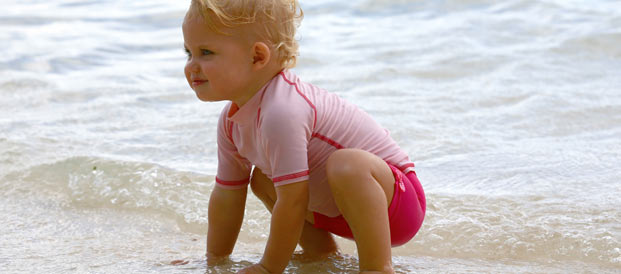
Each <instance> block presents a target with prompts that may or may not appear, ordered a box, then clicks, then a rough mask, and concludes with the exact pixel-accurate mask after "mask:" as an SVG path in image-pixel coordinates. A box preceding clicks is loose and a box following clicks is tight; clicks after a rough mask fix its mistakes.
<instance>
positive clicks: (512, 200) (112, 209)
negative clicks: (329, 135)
mask: <svg viewBox="0 0 621 274" xmlns="http://www.w3.org/2000/svg"><path fill="white" fill-rule="evenodd" d="M173 2H174V3H173ZM186 2H187V1H163V0H150V1H140V2H136V1H134V2H131V3H130V2H127V1H118V0H112V1H86V2H84V1H69V0H58V1H51V2H50V1H34V0H33V1H14V0H8V1H6V0H5V1H4V2H3V11H2V12H0V41H2V43H1V44H0V45H1V46H0V53H1V54H0V216H1V217H2V218H1V219H0V220H2V221H3V225H2V226H0V246H2V248H0V270H1V271H2V272H3V273H5V272H6V273H32V272H52V273H55V272H59V273H60V272H62V273H65V272H78V273H115V272H118V273H204V272H207V273H220V272H234V271H236V270H238V269H241V268H242V267H244V266H246V265H249V264H251V263H253V262H256V261H257V260H259V259H260V257H261V253H262V250H263V247H264V242H265V240H266V238H267V230H266V227H267V226H268V224H269V223H268V220H269V213H268V212H267V211H266V210H265V209H263V207H262V205H261V204H260V202H258V200H257V199H256V198H254V197H252V196H249V202H248V208H247V212H246V219H245V221H244V225H243V227H242V232H241V235H240V241H239V242H238V244H237V246H236V250H235V253H234V255H233V256H232V258H231V259H232V261H231V262H229V263H227V264H225V265H223V266H219V267H217V268H207V266H206V265H205V262H204V256H203V254H204V252H205V231H206V224H207V203H208V197H209V193H210V191H211V188H212V187H213V183H214V181H213V176H214V175H215V169H216V164H217V163H216V157H215V150H216V147H215V132H214V130H215V124H216V119H217V116H218V114H219V110H220V108H221V107H222V106H223V104H222V103H202V102H199V101H198V100H197V99H196V98H195V96H194V94H193V92H192V91H191V90H190V89H189V87H187V83H186V82H185V79H184V76H183V73H182V69H183V66H184V62H185V59H184V58H185V57H184V53H183V50H182V45H183V38H182V35H181V31H180V24H181V21H182V18H183V15H184V12H185V9H186V6H187V3H186ZM302 4H303V8H304V11H305V19H304V21H303V23H302V27H301V29H300V31H299V34H298V36H299V38H300V45H301V58H300V62H299V65H298V67H297V68H296V69H295V71H296V73H298V74H299V75H300V76H301V77H302V79H304V80H306V81H309V82H312V83H315V84H317V85H319V86H321V87H324V88H326V89H328V90H331V91H333V92H336V93H338V94H339V95H340V96H342V97H344V98H346V99H348V100H350V101H352V102H354V103H356V104H358V105H359V106H361V107H362V108H363V109H364V110H366V111H367V112H369V113H370V114H371V115H372V116H373V117H374V118H375V119H376V120H378V121H379V122H380V123H381V124H382V125H384V126H385V127H386V128H387V129H389V130H390V131H391V134H392V136H393V137H394V138H395V140H396V141H397V142H398V143H399V144H401V146H402V147H403V148H404V149H405V150H406V151H407V152H408V153H409V154H410V156H411V158H412V159H413V160H414V161H415V163H416V165H417V173H418V174H419V177H420V179H421V182H422V183H423V186H424V188H425V190H426V192H427V195H428V213H427V217H426V220H425V223H424V225H423V227H422V229H421V231H420V232H419V234H418V235H417V236H416V237H415V238H414V240H412V241H411V242H409V243H408V244H406V245H404V246H402V247H398V248H395V249H393V254H394V263H395V265H396V270H397V272H400V273H411V272H416V273H438V272H440V273H481V272H483V273H485V272H487V273H500V272H514V273H515V272H518V273H567V272H572V273H576V272H577V273H619V272H620V271H621V223H619V220H621V213H620V211H619V208H621V168H620V167H619V166H621V155H620V152H621V138H620V137H619V136H621V77H619V76H620V75H621V74H620V71H621V47H619V46H618V45H620V44H621V28H620V26H621V2H619V1H604V0H599V1H579V0H576V1H553V0H537V1H519V0H509V1H502V2H500V3H499V2H496V1H483V0H469V1H413V0H410V1H408V0H383V1H380V0H368V1H364V0H357V1H346V2H345V1H325V0H321V1H302ZM339 243H340V245H341V247H342V249H343V252H344V254H343V255H342V256H340V257H335V258H332V259H331V260H328V261H324V262H318V263H302V262H298V261H294V262H292V263H291V264H290V266H289V268H288V269H287V272H289V273H316V272H327V273H342V272H355V271H356V270H357V267H358V262H357V259H356V256H355V246H354V245H353V243H352V242H349V241H346V240H340V239H339ZM180 259H181V260H187V261H188V264H186V265H181V266H174V265H171V264H170V262H171V261H173V260H180Z"/></svg>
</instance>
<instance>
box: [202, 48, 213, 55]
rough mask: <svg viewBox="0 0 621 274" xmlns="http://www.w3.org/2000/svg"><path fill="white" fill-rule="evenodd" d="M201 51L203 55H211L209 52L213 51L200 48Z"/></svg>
mask: <svg viewBox="0 0 621 274" xmlns="http://www.w3.org/2000/svg"><path fill="white" fill-rule="evenodd" d="M201 53H202V54H203V55H211V54H213V52H212V51H211V50H208V49H202V50H201Z"/></svg>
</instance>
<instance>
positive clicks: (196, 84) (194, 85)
mask: <svg viewBox="0 0 621 274" xmlns="http://www.w3.org/2000/svg"><path fill="white" fill-rule="evenodd" d="M204 83H207V80H198V79H196V80H192V87H198V86H200V85H202V84H204Z"/></svg>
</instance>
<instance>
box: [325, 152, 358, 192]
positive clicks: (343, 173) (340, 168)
mask: <svg viewBox="0 0 621 274" xmlns="http://www.w3.org/2000/svg"><path fill="white" fill-rule="evenodd" d="M361 154H362V153H361V151H360V150H357V149H341V150H337V151H335V152H333V153H332V154H331V155H330V157H328V160H327V161H326V175H327V176H328V182H329V183H330V184H331V185H332V183H333V182H344V181H351V180H355V179H356V178H358V177H359V176H360V175H361V173H363V172H362V169H364V164H363V163H361V160H362V159H361ZM339 184H341V183H339ZM332 187H334V186H332Z"/></svg>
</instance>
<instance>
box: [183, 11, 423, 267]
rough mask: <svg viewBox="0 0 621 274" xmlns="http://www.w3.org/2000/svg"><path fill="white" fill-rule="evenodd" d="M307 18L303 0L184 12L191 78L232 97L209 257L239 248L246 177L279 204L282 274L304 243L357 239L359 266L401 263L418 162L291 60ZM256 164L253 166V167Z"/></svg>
mask: <svg viewBox="0 0 621 274" xmlns="http://www.w3.org/2000/svg"><path fill="white" fill-rule="evenodd" d="M302 16H303V13H302V11H301V9H300V8H299V5H298V3H297V1H296V0H253V1H248V0H246V1H244V0H192V3H191V5H190V8H189V10H188V12H187V14H186V16H185V19H184V22H183V37H184V42H185V50H186V52H187V54H188V60H187V64H186V66H185V76H186V78H187V80H188V83H189V84H190V86H191V87H192V89H193V90H194V91H195V93H196V95H197V97H198V98H199V99H200V100H202V101H222V100H226V101H230V102H229V103H228V104H227V105H226V106H225V107H224V109H223V110H222V113H221V114H220V118H219V123H218V139H217V140H218V171H217V175H216V185H215V187H214V189H213V191H212V193H211V197H210V200H209V213H208V215H209V225H208V227H209V229H208V233H207V261H208V264H209V265H214V264H216V263H217V262H218V261H221V260H222V259H223V258H227V257H228V255H229V254H231V252H232V251H233V247H234V246H235V242H236V241H237V236H238V234H239V231H240V227H241V224H242V220H243V216H244V207H245V203H246V194H247V189H248V185H250V188H251V189H252V192H253V193H254V194H255V195H256V196H257V197H258V198H259V199H260V200H261V201H262V202H263V203H264V204H265V206H266V207H267V209H268V210H269V211H270V212H271V213H272V215H271V222H270V233H269V237H268V240H267V244H266V247H265V251H264V253H263V257H262V259H261V261H260V262H258V263H257V264H255V265H252V266H250V267H247V268H245V269H243V270H241V271H240V273H281V272H283V271H284V269H285V268H286V266H287V264H288V263H289V260H290V259H291V257H292V254H293V252H294V250H295V248H296V246H297V244H298V243H299V244H300V246H301V247H302V249H303V254H304V256H306V257H309V258H324V257H325V256H327V255H330V254H334V253H335V252H337V246H336V243H335V241H334V239H333V236H332V234H336V235H339V236H341V237H344V238H348V239H353V240H354V241H355V242H356V246H357V249H358V256H359V262H360V271H361V272H362V273H372V272H380V273H392V272H394V271H393V268H392V262H391V246H397V245H402V244H404V243H406V242H408V241H409V240H410V239H411V238H412V237H414V235H415V234H416V232H417V231H418V229H419V228H420V226H421V224H422V222H423V217H424V214H425V196H424V193H423V189H422V187H421V185H420V183H419V181H418V179H417V178H416V173H415V172H414V164H413V163H412V162H411V161H410V160H409V158H408V155H406V153H405V152H404V151H403V150H401V148H400V147H399V146H398V145H397V144H396V143H395V141H394V140H393V139H392V138H391V137H390V136H389V134H388V132H387V131H386V130H385V129H383V128H382V127H381V126H380V125H378V124H377V123H376V122H375V121H374V120H373V119H372V118H371V117H370V116H369V115H368V114H367V113H365V112H363V111H362V110H360V109H358V108H357V107H356V106H354V105H352V104H349V103H347V102H345V101H344V100H343V99H341V98H339V97H338V96H336V95H334V94H331V93H328V92H326V91H325V90H323V89H321V88H318V87H316V86H314V85H312V84H309V83H306V82H303V81H301V80H300V79H299V78H298V76H296V75H295V74H294V73H293V72H292V71H291V70H289V69H290V68H292V67H294V66H295V64H296V56H297V50H298V44H297V42H296V40H295V39H294V35H295V32H296V28H297V26H298V25H299V22H300V20H301V18H302ZM253 167H254V168H253Z"/></svg>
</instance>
